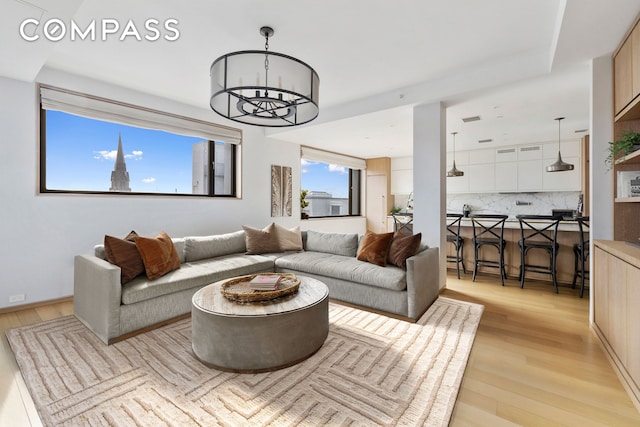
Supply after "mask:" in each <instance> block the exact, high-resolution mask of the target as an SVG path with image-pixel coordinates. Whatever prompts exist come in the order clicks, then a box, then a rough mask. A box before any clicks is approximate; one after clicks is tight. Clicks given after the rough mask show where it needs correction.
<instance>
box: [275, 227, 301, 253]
mask: <svg viewBox="0 0 640 427" xmlns="http://www.w3.org/2000/svg"><path fill="white" fill-rule="evenodd" d="M274 228H275V230H274V231H275V233H274V234H275V238H276V240H277V241H278V249H279V251H280V252H286V251H301V250H302V234H301V233H300V226H297V227H294V228H292V229H288V228H286V227H283V226H281V225H279V224H275V223H274Z"/></svg>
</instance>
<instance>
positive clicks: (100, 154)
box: [93, 150, 118, 160]
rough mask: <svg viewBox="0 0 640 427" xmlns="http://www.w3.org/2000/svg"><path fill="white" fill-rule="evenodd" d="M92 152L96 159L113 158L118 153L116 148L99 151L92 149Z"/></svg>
mask: <svg viewBox="0 0 640 427" xmlns="http://www.w3.org/2000/svg"><path fill="white" fill-rule="evenodd" d="M93 153H94V155H93V158H94V159H96V160H115V159H116V156H117V154H118V151H117V150H112V151H108V150H101V151H94V152H93Z"/></svg>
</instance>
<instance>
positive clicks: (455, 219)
mask: <svg viewBox="0 0 640 427" xmlns="http://www.w3.org/2000/svg"><path fill="white" fill-rule="evenodd" d="M461 222H462V214H454V213H447V242H449V243H452V244H453V248H454V249H455V251H456V254H455V255H447V261H449V262H455V263H456V271H457V272H458V279H459V278H460V264H462V271H463V272H464V274H467V269H466V268H465V266H464V238H463V237H462V236H461V235H460V223H461Z"/></svg>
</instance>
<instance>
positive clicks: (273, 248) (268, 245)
mask: <svg viewBox="0 0 640 427" xmlns="http://www.w3.org/2000/svg"><path fill="white" fill-rule="evenodd" d="M242 229H243V230H244V233H245V243H246V246H247V252H246V253H247V254H248V255H259V254H268V253H271V252H280V246H279V245H278V240H277V239H276V236H275V229H276V227H275V224H274V223H273V222H272V223H271V224H269V225H267V226H266V227H265V228H263V229H262V230H260V229H257V228H253V227H249V226H247V225H243V226H242Z"/></svg>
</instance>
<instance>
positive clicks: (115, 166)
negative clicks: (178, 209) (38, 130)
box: [43, 110, 235, 195]
mask: <svg viewBox="0 0 640 427" xmlns="http://www.w3.org/2000/svg"><path fill="white" fill-rule="evenodd" d="M44 114H45V125H46V133H45V140H46V143H45V144H43V147H44V148H43V149H44V150H45V151H44V163H45V164H44V173H45V177H46V182H45V183H44V184H45V190H49V191H89V192H120V193H129V192H132V193H162V194H204V195H232V194H233V192H234V188H233V166H234V156H233V153H234V149H235V146H234V145H232V144H227V143H223V142H215V143H212V142H210V141H206V140H203V139H202V138H196V137H190V136H183V135H177V134H173V133H169V132H163V131H159V130H150V129H143V128H137V127H133V126H127V125H123V124H118V123H111V122H106V121H101V120H95V119H90V118H86V117H80V116H76V115H73V114H68V113H64V112H60V111H53V110H46V111H45V112H44ZM212 150H213V152H211V151H212ZM211 165H213V167H212V166H211ZM214 170H215V172H214ZM211 176H213V177H214V179H213V182H212V180H211V179H210V177H211ZM212 185H213V191H211V188H210V187H211V186H212Z"/></svg>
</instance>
